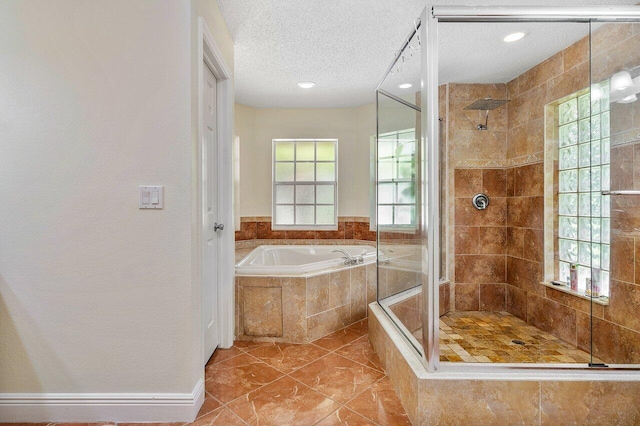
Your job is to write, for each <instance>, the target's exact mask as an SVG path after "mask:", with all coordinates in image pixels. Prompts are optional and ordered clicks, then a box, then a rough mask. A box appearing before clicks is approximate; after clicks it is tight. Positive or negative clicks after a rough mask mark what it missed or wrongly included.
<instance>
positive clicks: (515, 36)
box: [503, 32, 525, 43]
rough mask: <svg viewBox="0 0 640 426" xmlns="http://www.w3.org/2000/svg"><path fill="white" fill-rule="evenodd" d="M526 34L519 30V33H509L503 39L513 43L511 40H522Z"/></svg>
mask: <svg viewBox="0 0 640 426" xmlns="http://www.w3.org/2000/svg"><path fill="white" fill-rule="evenodd" d="M524 36H525V33H523V32H517V33H513V34H509V35H508V36H506V37H505V38H504V39H503V40H504V41H505V42H507V43H511V42H514V41H518V40H520V39H521V38H522V37H524Z"/></svg>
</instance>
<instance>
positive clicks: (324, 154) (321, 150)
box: [316, 142, 336, 161]
mask: <svg viewBox="0 0 640 426" xmlns="http://www.w3.org/2000/svg"><path fill="white" fill-rule="evenodd" d="M335 150H336V144H335V142H317V143H316V161H335V159H336V155H335Z"/></svg>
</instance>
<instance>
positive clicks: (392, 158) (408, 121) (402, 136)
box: [376, 57, 423, 353]
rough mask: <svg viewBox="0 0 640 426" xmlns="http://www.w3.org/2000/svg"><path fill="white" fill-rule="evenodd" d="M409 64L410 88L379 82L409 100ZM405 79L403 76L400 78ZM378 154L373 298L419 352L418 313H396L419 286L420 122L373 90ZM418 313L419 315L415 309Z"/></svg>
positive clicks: (412, 97)
mask: <svg viewBox="0 0 640 426" xmlns="http://www.w3.org/2000/svg"><path fill="white" fill-rule="evenodd" d="M416 59H417V58H415V57H414V58H413V59H411V61H409V63H415V65H417V71H418V73H417V74H416V75H415V77H416V80H415V84H414V86H413V88H412V89H411V90H405V91H404V93H398V92H399V91H400V90H399V89H398V84H399V83H400V82H397V83H396V82H395V81H396V79H403V77H402V76H401V75H400V74H392V75H391V76H390V78H391V79H393V81H394V83H393V84H387V81H385V82H384V83H383V87H384V88H385V90H387V91H388V92H391V93H394V94H398V95H399V96H400V97H401V98H402V99H405V100H406V101H407V102H409V103H411V104H415V102H416V100H417V98H418V94H419V92H418V90H419V87H420V74H419V69H420V67H419V65H420V64H419V60H418V61H416ZM402 83H406V81H402ZM377 106H378V113H377V116H378V123H377V124H378V125H377V127H378V132H379V134H378V141H379V143H378V153H377V172H378V182H377V186H376V189H377V202H378V206H377V214H378V217H377V219H378V233H377V236H378V250H379V256H381V257H383V258H385V259H386V261H385V262H380V263H378V265H377V268H378V274H377V276H378V282H377V284H378V288H377V290H378V291H377V296H378V301H379V303H380V305H381V306H382V308H383V309H384V310H385V311H386V312H387V313H388V314H389V315H390V317H391V318H392V320H394V321H395V322H396V324H398V326H399V327H400V328H401V329H402V330H403V332H404V333H405V335H406V337H407V339H408V340H409V341H410V342H411V344H412V345H413V347H414V348H415V349H416V351H418V352H420V353H422V351H423V348H422V345H421V341H422V325H421V321H420V318H419V317H414V318H413V320H411V319H409V318H408V317H407V316H406V315H403V314H402V303H401V302H402V298H406V297H407V295H408V294H409V293H408V292H413V293H412V294H411V295H410V297H411V298H412V300H414V299H415V300H418V299H419V298H420V293H419V292H420V290H421V286H422V276H421V275H422V270H423V267H422V264H421V256H420V253H421V250H422V246H421V243H422V241H421V240H420V237H419V235H420V234H419V231H418V229H419V228H418V218H419V217H420V215H419V214H418V206H417V205H416V193H418V187H417V185H418V182H419V181H420V176H419V173H420V172H419V171H418V170H417V168H416V166H415V165H416V164H420V163H419V161H418V159H417V157H418V154H419V153H418V151H419V149H418V148H417V147H416V142H415V139H416V134H417V132H416V128H417V127H418V126H419V125H420V113H419V112H417V111H416V110H415V109H413V108H410V107H408V106H406V105H404V104H402V103H400V102H397V101H396V100H394V99H392V98H389V97H387V96H385V95H382V94H380V93H378V104H377ZM419 315H421V314H419Z"/></svg>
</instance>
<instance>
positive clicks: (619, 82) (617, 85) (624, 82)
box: [611, 70, 633, 91]
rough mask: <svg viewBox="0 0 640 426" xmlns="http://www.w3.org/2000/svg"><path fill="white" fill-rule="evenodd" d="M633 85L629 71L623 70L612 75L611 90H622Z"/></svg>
mask: <svg viewBox="0 0 640 426" xmlns="http://www.w3.org/2000/svg"><path fill="white" fill-rule="evenodd" d="M631 86H633V81H631V74H629V71H626V70H622V71H620V72H617V73H615V74H614V75H612V76H611V90H613V91H621V90H625V89H628V88H629V87H631Z"/></svg>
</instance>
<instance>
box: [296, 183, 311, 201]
mask: <svg viewBox="0 0 640 426" xmlns="http://www.w3.org/2000/svg"><path fill="white" fill-rule="evenodd" d="M314 198H315V191H314V186H313V185H296V204H313V203H315V200H314Z"/></svg>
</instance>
